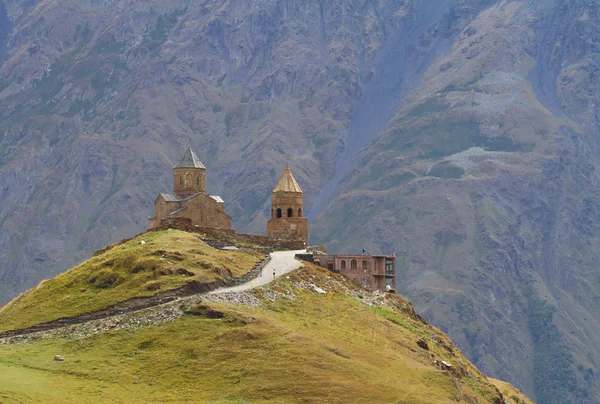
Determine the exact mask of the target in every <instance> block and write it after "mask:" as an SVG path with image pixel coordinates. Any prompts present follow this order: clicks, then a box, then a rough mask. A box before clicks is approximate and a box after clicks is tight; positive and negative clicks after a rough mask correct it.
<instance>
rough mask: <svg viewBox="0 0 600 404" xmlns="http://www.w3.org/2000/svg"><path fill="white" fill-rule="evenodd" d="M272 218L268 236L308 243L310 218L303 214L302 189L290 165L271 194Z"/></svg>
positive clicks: (273, 238)
mask: <svg viewBox="0 0 600 404" xmlns="http://www.w3.org/2000/svg"><path fill="white" fill-rule="evenodd" d="M271 198H272V199H271V220H269V221H268V222H267V237H269V238H270V239H272V240H282V241H302V242H304V245H305V246H306V245H307V243H308V219H307V218H305V217H304V216H303V215H302V199H303V194H302V189H300V186H299V185H298V182H296V179H295V178H294V176H293V175H292V171H291V170H290V168H289V167H286V168H285V171H284V172H283V174H282V175H281V178H279V181H278V182H277V185H275V188H273V193H272V195H271Z"/></svg>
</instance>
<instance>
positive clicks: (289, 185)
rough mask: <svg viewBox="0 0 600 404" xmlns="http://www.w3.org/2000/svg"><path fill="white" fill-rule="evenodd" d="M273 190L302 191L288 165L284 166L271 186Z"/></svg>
mask: <svg viewBox="0 0 600 404" xmlns="http://www.w3.org/2000/svg"><path fill="white" fill-rule="evenodd" d="M273 192H300V193H301V192H302V189H300V185H298V183H297V182H296V179H295V178H294V176H293V175H292V171H291V170H290V168H289V167H286V168H285V171H284V172H283V174H281V178H279V182H277V185H275V188H273Z"/></svg>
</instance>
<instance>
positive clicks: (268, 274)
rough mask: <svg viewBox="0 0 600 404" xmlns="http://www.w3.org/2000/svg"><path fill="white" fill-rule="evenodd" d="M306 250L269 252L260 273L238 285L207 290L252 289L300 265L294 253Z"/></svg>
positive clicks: (230, 290)
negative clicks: (267, 260)
mask: <svg viewBox="0 0 600 404" xmlns="http://www.w3.org/2000/svg"><path fill="white" fill-rule="evenodd" d="M305 252H306V250H295V251H277V252H272V253H271V254H270V256H271V260H270V261H269V262H268V263H267V265H265V267H264V268H263V271H262V274H261V275H259V276H258V277H256V278H254V279H252V280H251V281H250V282H246V283H243V284H241V285H238V286H232V287H230V288H220V289H216V290H213V291H212V292H208V294H211V295H212V294H218V293H230V292H243V291H246V290H250V289H254V288H256V287H259V286H263V285H266V284H268V283H270V282H271V281H273V280H274V279H277V278H279V277H280V276H281V275H285V274H287V273H288V272H291V271H293V270H295V269H298V268H300V267H301V266H302V262H301V261H299V260H297V259H296V258H295V256H296V254H302V253H305ZM273 274H275V276H273Z"/></svg>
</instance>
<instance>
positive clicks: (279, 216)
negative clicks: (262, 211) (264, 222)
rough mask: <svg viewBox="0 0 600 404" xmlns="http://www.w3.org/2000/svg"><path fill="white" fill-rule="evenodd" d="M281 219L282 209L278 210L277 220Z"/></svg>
mask: <svg viewBox="0 0 600 404" xmlns="http://www.w3.org/2000/svg"><path fill="white" fill-rule="evenodd" d="M279 218H281V208H277V219H279Z"/></svg>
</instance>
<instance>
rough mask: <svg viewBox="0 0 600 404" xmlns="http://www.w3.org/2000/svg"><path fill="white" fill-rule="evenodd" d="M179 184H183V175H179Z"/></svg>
mask: <svg viewBox="0 0 600 404" xmlns="http://www.w3.org/2000/svg"><path fill="white" fill-rule="evenodd" d="M179 185H183V177H182V176H181V175H180V176H179Z"/></svg>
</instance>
